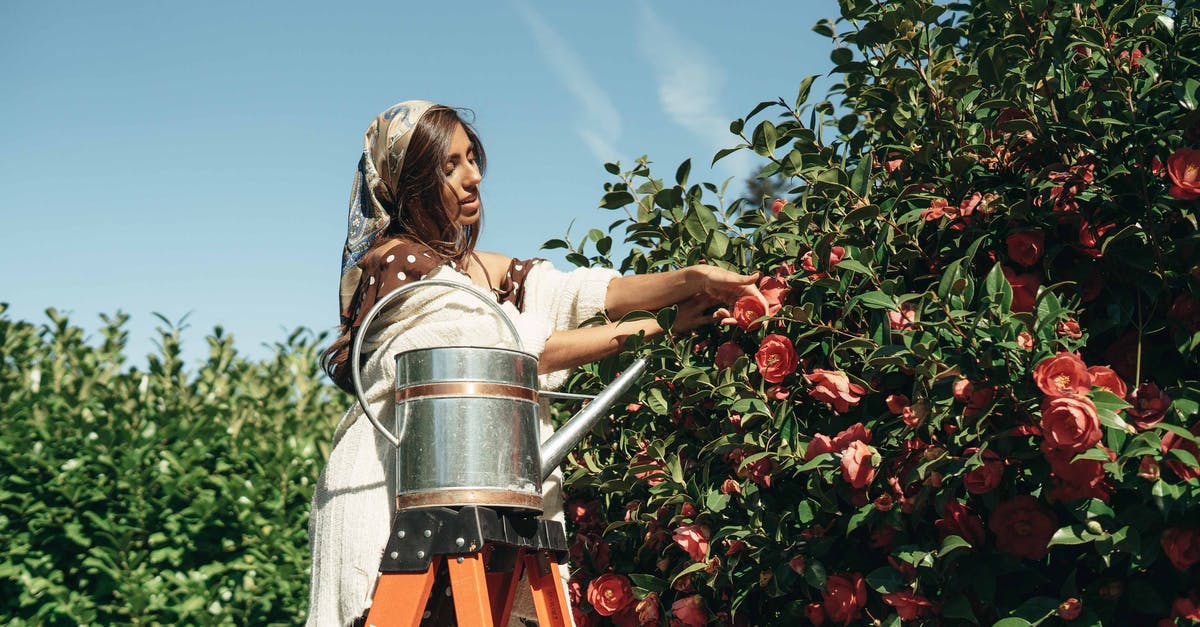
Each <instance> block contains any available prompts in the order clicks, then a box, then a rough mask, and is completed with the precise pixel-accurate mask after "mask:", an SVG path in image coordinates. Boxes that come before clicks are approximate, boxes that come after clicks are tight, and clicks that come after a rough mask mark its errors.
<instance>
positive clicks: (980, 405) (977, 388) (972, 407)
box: [953, 379, 996, 416]
mask: <svg viewBox="0 0 1200 627" xmlns="http://www.w3.org/2000/svg"><path fill="white" fill-rule="evenodd" d="M953 391H954V398H956V399H958V400H960V401H962V402H963V403H966V405H967V406H966V407H965V408H963V415H964V416H974V415H977V414H979V413H980V412H982V411H983V410H984V409H986V408H987V406H988V404H989V403H991V402H992V400H993V399H995V398H996V388H994V387H992V386H990V385H977V384H975V383H974V382H972V381H970V380H968V379H958V380H957V381H955V382H954V387H953Z"/></svg>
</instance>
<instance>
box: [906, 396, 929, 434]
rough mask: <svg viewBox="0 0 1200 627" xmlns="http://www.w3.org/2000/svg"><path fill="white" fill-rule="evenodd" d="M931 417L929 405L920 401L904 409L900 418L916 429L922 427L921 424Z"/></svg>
mask: <svg viewBox="0 0 1200 627" xmlns="http://www.w3.org/2000/svg"><path fill="white" fill-rule="evenodd" d="M928 417H929V403H926V402H925V401H918V402H916V403H913V404H912V405H909V406H908V407H905V408H904V411H902V412H900V418H901V419H903V420H904V424H906V425H908V426H909V427H911V428H913V429H916V428H917V427H919V426H921V423H922V422H924V421H925V419H926V418H928Z"/></svg>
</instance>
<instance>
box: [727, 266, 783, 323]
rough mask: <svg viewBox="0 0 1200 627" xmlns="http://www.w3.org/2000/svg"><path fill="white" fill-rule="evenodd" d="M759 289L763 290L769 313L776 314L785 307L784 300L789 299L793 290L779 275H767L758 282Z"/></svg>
mask: <svg viewBox="0 0 1200 627" xmlns="http://www.w3.org/2000/svg"><path fill="white" fill-rule="evenodd" d="M758 291H760V292H762V295H763V298H765V299H766V300H767V313H769V314H771V315H775V313H776V312H778V311H779V309H780V308H781V307H783V301H785V300H787V297H788V294H790V293H791V291H792V290H791V288H790V287H788V284H787V281H784V280H783V279H781V278H779V277H777V276H765V277H763V278H762V279H761V280H759V282H758ZM735 317H736V316H735Z"/></svg>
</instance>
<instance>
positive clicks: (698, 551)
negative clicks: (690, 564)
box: [671, 524, 708, 562]
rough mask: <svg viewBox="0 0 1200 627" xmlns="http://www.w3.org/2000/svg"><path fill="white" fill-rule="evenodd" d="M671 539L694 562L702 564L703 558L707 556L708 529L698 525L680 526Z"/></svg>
mask: <svg viewBox="0 0 1200 627" xmlns="http://www.w3.org/2000/svg"><path fill="white" fill-rule="evenodd" d="M671 537H672V539H673V540H675V544H678V545H679V548H681V549H683V550H684V551H686V552H687V554H688V556H690V557H691V558H692V561H694V562H703V561H704V557H705V556H706V555H708V527H705V526H703V525H698V524H693V525H680V526H679V527H677V528H676V529H675V533H674V534H673V535H672V536H671Z"/></svg>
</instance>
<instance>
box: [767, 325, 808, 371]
mask: <svg viewBox="0 0 1200 627" xmlns="http://www.w3.org/2000/svg"><path fill="white" fill-rule="evenodd" d="M754 361H755V362H756V363H758V372H759V373H760V374H762V378H763V380H765V381H767V382H769V383H780V382H782V381H783V379H784V377H786V376H788V375H789V374H792V373H793V372H795V371H796V367H797V366H799V364H800V360H799V358H798V357H797V356H796V348H795V347H794V346H793V345H792V341H791V340H789V339H788V338H786V337H784V336H782V335H777V334H774V333H773V334H771V335H768V336H766V337H764V338H763V340H762V344H760V345H759V347H758V353H756V354H755V355H754ZM806 377H807V375H806Z"/></svg>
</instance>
